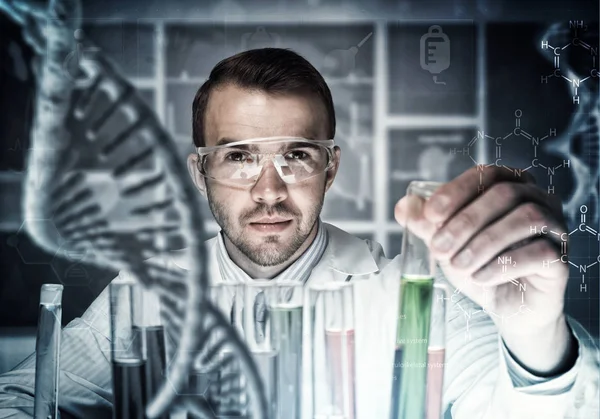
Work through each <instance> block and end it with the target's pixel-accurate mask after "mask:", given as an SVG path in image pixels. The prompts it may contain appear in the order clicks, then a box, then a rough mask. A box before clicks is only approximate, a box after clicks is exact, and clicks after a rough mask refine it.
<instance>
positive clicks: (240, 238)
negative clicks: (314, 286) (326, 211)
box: [206, 185, 325, 267]
mask: <svg viewBox="0 0 600 419" xmlns="http://www.w3.org/2000/svg"><path fill="white" fill-rule="evenodd" d="M206 193H207V197H208V205H209V207H210V210H211V212H212V214H213V216H214V217H215V220H216V221H217V224H218V225H219V227H221V229H222V230H223V233H224V234H225V235H226V236H227V238H228V239H229V241H231V243H233V245H234V246H235V247H236V248H237V249H238V250H239V251H240V252H241V253H242V254H243V255H244V256H246V257H247V258H248V259H249V260H250V261H252V263H255V264H256V265H258V266H262V267H270V266H277V265H281V264H283V263H284V262H286V261H287V260H288V259H290V258H291V257H292V256H293V255H294V253H296V252H297V251H298V249H300V247H301V246H302V245H303V244H304V242H305V241H306V239H307V238H308V236H309V235H310V233H311V231H312V229H313V227H314V226H315V224H316V222H317V220H318V218H319V214H320V213H321V209H322V208H323V202H324V199H325V191H324V190H323V193H322V195H321V198H320V199H319V202H318V203H317V205H316V206H315V207H314V208H313V209H312V211H311V212H310V213H309V214H308V216H307V219H306V220H304V219H303V218H302V216H301V214H299V213H298V212H296V211H293V210H290V209H289V208H287V207H286V206H285V205H284V204H283V203H282V202H281V203H278V204H276V205H273V206H267V205H264V204H257V206H256V207H255V208H254V209H253V210H251V211H245V212H244V213H243V214H241V215H240V219H239V222H238V223H235V222H234V221H233V220H232V219H231V217H230V215H229V214H228V212H227V209H226V206H225V205H224V204H222V203H220V202H218V201H217V200H216V199H214V194H213V193H212V191H211V189H210V187H209V186H208V185H207V186H206ZM265 214H271V215H273V214H277V215H282V216H287V217H290V218H293V219H294V221H295V223H296V228H295V230H294V231H293V233H292V235H291V240H290V241H289V243H285V242H283V241H282V239H281V238H280V236H279V235H270V236H265V237H263V239H262V242H261V243H260V244H259V245H256V244H254V243H253V242H252V241H251V240H250V237H249V236H250V234H248V232H246V231H244V230H242V226H243V225H245V223H246V221H245V220H248V219H250V218H254V217H256V216H260V215H265ZM240 224H241V226H240Z"/></svg>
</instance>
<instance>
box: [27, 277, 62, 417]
mask: <svg viewBox="0 0 600 419" xmlns="http://www.w3.org/2000/svg"><path fill="white" fill-rule="evenodd" d="M62 292H63V286H62V285H59V284H44V285H42V289H41V291H40V307H39V313H38V329H37V339H36V342H35V356H36V359H35V394H34V407H33V411H34V417H35V418H36V419H56V418H57V417H58V382H59V364H60V334H61V319H62Z"/></svg>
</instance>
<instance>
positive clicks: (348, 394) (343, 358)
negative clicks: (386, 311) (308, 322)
mask: <svg viewBox="0 0 600 419" xmlns="http://www.w3.org/2000/svg"><path fill="white" fill-rule="evenodd" d="M325 336H326V344H327V351H328V354H329V356H328V361H329V365H330V366H331V367H330V368H331V371H332V373H333V377H332V382H333V388H332V390H333V402H334V406H335V407H336V408H337V409H338V410H339V412H340V413H342V414H343V415H344V416H345V417H347V418H348V419H354V407H355V401H354V330H346V331H337V330H336V331H331V330H327V331H325ZM344 351H345V353H344Z"/></svg>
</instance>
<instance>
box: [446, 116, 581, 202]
mask: <svg viewBox="0 0 600 419" xmlns="http://www.w3.org/2000/svg"><path fill="white" fill-rule="evenodd" d="M522 116H523V111H521V110H520V109H517V110H516V111H515V127H514V129H513V130H512V131H510V132H508V133H507V134H506V135H504V136H501V137H493V136H491V135H489V134H486V133H485V132H484V131H477V135H476V136H475V137H473V139H472V140H471V141H470V142H469V144H468V145H467V146H466V147H463V148H450V154H452V155H455V154H461V155H463V156H467V157H469V158H470V159H471V160H472V161H473V163H474V164H475V166H476V167H477V171H478V172H479V186H478V192H479V193H483V192H484V186H483V172H484V169H485V168H486V167H491V166H496V167H502V168H504V169H505V170H508V171H510V172H512V173H513V174H514V175H515V177H521V176H522V175H523V172H526V171H528V170H532V169H534V168H542V169H543V170H544V171H545V172H546V175H547V176H548V194H554V192H555V189H554V176H555V175H556V171H557V170H560V169H565V168H569V167H571V160H563V162H562V163H561V164H559V165H556V166H550V165H548V164H544V163H543V162H542V161H540V158H539V157H538V150H539V147H540V144H542V143H543V141H544V140H546V139H548V138H551V137H556V128H551V129H550V130H548V134H546V135H544V136H543V137H539V136H538V137H534V136H533V135H531V134H530V133H528V132H527V131H525V130H524V129H522V128H521V117H522ZM511 137H523V138H525V140H526V141H525V142H527V143H530V144H531V146H532V147H533V159H532V160H531V164H530V165H529V166H527V167H526V168H524V169H515V168H511V167H508V166H507V165H505V164H504V163H503V162H502V159H503V157H502V145H503V144H504V143H505V142H506V141H507V140H509V139H511ZM486 140H490V141H493V142H494V145H495V159H494V160H493V161H492V162H491V163H488V164H484V163H479V162H477V160H475V158H474V157H473V155H475V152H474V149H475V147H476V146H477V143H478V142H481V141H486Z"/></svg>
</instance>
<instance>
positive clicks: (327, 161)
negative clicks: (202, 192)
mask: <svg viewBox="0 0 600 419" xmlns="http://www.w3.org/2000/svg"><path fill="white" fill-rule="evenodd" d="M333 145H334V144H333V140H326V141H318V140H308V139H305V138H296V137H284V138H281V137H277V138H257V139H252V140H244V141H236V142H233V143H229V144H226V145H223V146H215V147H198V154H199V155H200V171H201V173H202V174H203V175H204V176H206V177H208V178H211V179H215V180H218V181H221V182H226V183H231V184H236V185H249V184H253V183H255V182H256V181H257V180H258V178H259V177H260V174H261V172H262V170H263V167H264V166H265V164H266V163H268V162H269V161H271V162H273V166H274V167H275V169H276V170H277V173H278V174H279V176H280V177H281V179H283V181H284V182H286V183H288V184H294V183H298V182H302V181H304V180H306V179H309V178H311V177H313V176H316V175H318V174H321V173H323V172H325V171H327V170H329V169H330V168H331V167H333V153H332V148H333Z"/></svg>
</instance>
